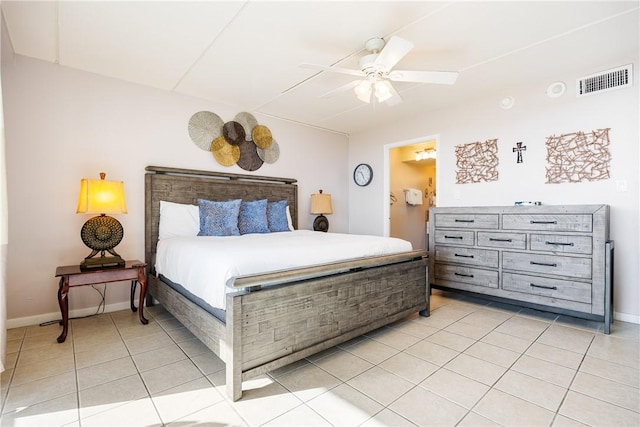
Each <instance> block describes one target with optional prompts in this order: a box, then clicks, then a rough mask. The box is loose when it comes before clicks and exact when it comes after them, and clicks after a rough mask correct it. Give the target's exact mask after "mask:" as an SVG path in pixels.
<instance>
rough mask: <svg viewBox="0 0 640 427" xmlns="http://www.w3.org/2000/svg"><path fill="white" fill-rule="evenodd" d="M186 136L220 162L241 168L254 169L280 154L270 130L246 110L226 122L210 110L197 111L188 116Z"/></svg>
mask: <svg viewBox="0 0 640 427" xmlns="http://www.w3.org/2000/svg"><path fill="white" fill-rule="evenodd" d="M189 136H190V137H191V140H192V141H193V143H194V144H196V145H197V146H198V147H199V148H201V149H203V150H206V151H209V152H211V154H212V155H213V158H214V159H215V160H216V161H217V162H218V163H219V164H221V165H222V166H233V165H235V164H237V165H238V166H239V167H240V168H242V169H244V170H247V171H255V170H258V169H259V168H260V167H261V166H262V165H263V164H264V163H275V162H276V161H277V160H278V158H279V157H280V146H279V145H278V143H277V142H276V141H275V140H274V139H273V135H272V134H271V130H270V129H269V128H268V127H266V126H264V125H260V124H258V121H257V120H256V118H255V117H254V116H253V115H252V114H251V113H247V112H245V111H243V112H241V113H238V114H236V117H235V118H234V120H232V121H229V122H224V121H223V120H222V119H221V118H220V117H219V116H218V115H217V114H215V113H212V112H210V111H199V112H197V113H195V114H194V115H193V116H191V119H190V120H189Z"/></svg>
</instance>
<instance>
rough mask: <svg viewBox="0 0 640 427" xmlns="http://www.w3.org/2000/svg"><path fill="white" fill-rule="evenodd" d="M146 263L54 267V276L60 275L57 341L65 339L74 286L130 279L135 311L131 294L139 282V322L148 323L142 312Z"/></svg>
mask: <svg viewBox="0 0 640 427" xmlns="http://www.w3.org/2000/svg"><path fill="white" fill-rule="evenodd" d="M146 267H147V264H145V263H144V262H141V261H138V260H131V261H127V262H125V265H124V267H109V268H96V269H92V270H80V266H79V265H67V266H62V267H58V268H56V277H60V287H59V288H58V304H60V313H61V314H62V322H61V323H62V333H61V334H60V336H59V337H58V342H59V343H61V342H64V340H65V339H67V331H68V327H69V297H68V295H69V288H72V287H75V286H85V285H96V284H100V283H110V282H121V281H124V280H131V311H134V312H135V311H136V310H137V309H136V307H135V306H134V304H133V295H134V293H135V287H136V284H137V283H140V298H139V300H138V308H139V310H138V315H139V317H140V323H142V324H143V325H146V324H147V323H149V321H148V320H147V319H145V317H144V314H143V307H144V297H145V294H146V293H147V274H146V271H145V270H146Z"/></svg>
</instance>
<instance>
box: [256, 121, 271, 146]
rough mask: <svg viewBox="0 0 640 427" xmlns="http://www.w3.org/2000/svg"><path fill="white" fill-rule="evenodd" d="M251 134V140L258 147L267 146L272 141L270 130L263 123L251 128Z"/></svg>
mask: <svg viewBox="0 0 640 427" xmlns="http://www.w3.org/2000/svg"><path fill="white" fill-rule="evenodd" d="M251 136H252V137H253V142H255V143H256V145H257V146H258V147H260V148H267V147H269V146H270V145H271V142H272V141H273V136H271V131H270V130H269V128H268V127H266V126H263V125H258V126H256V127H254V128H253V131H251Z"/></svg>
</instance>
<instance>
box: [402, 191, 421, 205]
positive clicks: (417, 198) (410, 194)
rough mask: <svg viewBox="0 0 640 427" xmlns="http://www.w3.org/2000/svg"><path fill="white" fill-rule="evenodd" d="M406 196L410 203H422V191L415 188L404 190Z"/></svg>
mask: <svg viewBox="0 0 640 427" xmlns="http://www.w3.org/2000/svg"><path fill="white" fill-rule="evenodd" d="M404 197H405V199H406V201H407V204H409V205H412V206H417V205H421V204H422V191H420V190H417V189H415V188H408V189H406V190H404Z"/></svg>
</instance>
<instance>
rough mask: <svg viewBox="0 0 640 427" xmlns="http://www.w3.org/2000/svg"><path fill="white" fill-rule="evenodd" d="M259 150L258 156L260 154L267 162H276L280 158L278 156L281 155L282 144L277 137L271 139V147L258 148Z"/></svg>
mask: <svg viewBox="0 0 640 427" xmlns="http://www.w3.org/2000/svg"><path fill="white" fill-rule="evenodd" d="M257 151H258V156H260V158H261V159H262V160H264V162H265V163H269V164H271V163H275V162H276V161H277V160H278V157H280V146H279V145H278V142H277V141H276V140H275V139H273V140H272V141H271V145H269V147H267V148H258V150H257Z"/></svg>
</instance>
